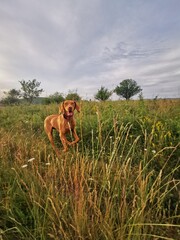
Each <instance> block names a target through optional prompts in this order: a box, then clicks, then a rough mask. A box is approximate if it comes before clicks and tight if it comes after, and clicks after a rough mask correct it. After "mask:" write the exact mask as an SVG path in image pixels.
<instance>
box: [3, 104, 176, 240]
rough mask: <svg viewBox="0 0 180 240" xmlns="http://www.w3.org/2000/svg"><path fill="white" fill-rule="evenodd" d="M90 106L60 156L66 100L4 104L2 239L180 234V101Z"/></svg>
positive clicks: (97, 239)
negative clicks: (53, 119) (61, 103)
mask: <svg viewBox="0 0 180 240" xmlns="http://www.w3.org/2000/svg"><path fill="white" fill-rule="evenodd" d="M80 105H81V113H80V114H78V113H76V120H77V133H78V135H79V136H80V138H81V140H80V142H79V143H78V144H77V145H76V146H75V147H72V148H70V149H69V152H68V153H62V155H61V156H60V157H59V158H57V157H56V155H55V153H54V152H53V150H52V148H51V145H50V143H49V141H48V138H47V136H46V135H45V132H44V129H43V121H44V119H45V117H46V116H47V115H49V114H52V113H57V112H58V106H57V105H55V104H54V105H30V106H27V105H23V106H12V107H2V108H1V109H0V240H21V239H24V240H26V239H27V240H31V239H32V240H39V239H42V240H48V239H56V240H59V239H92V240H104V239H107V240H113V239H118V240H148V239H154V240H157V239H180V215H179V214H180V211H179V209H180V206H179V202H180V181H179V178H180V100H152V101H150V100H147V101H146V100H139V101H114V102H113V101H112V102H104V103H97V102H81V103H80ZM54 138H55V140H56V144H57V146H58V147H59V149H62V145H61V143H60V141H59V138H58V134H56V133H54ZM69 138H71V136H70V137H69Z"/></svg>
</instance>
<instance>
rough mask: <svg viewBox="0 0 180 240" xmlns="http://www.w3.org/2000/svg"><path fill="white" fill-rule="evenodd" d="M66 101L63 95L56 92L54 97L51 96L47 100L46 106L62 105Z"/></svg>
mask: <svg viewBox="0 0 180 240" xmlns="http://www.w3.org/2000/svg"><path fill="white" fill-rule="evenodd" d="M63 101H64V97H63V94H62V93H59V92H55V93H54V94H52V95H49V97H48V98H45V104H50V103H60V102H63Z"/></svg>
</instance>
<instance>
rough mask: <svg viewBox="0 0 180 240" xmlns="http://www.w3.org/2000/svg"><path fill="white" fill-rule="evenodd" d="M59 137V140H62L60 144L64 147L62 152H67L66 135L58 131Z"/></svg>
mask: <svg viewBox="0 0 180 240" xmlns="http://www.w3.org/2000/svg"><path fill="white" fill-rule="evenodd" d="M59 137H60V139H61V142H62V145H63V147H64V149H63V152H67V150H68V147H67V140H66V136H65V135H64V134H63V133H60V134H59Z"/></svg>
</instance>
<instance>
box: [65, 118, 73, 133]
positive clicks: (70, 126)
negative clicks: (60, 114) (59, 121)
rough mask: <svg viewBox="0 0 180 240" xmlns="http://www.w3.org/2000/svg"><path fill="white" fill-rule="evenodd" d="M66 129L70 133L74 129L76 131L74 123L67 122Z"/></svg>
mask: <svg viewBox="0 0 180 240" xmlns="http://www.w3.org/2000/svg"><path fill="white" fill-rule="evenodd" d="M64 128H65V131H66V132H69V131H71V130H72V129H74V121H65V123H64Z"/></svg>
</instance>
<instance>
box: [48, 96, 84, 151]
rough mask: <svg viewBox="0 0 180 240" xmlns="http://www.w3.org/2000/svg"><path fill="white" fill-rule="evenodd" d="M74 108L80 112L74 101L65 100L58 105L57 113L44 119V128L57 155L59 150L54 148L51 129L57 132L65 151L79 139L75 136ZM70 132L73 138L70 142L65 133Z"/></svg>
mask: <svg viewBox="0 0 180 240" xmlns="http://www.w3.org/2000/svg"><path fill="white" fill-rule="evenodd" d="M75 109H76V110H77V111H78V112H80V108H79V106H78V105H77V103H76V102H75V101H73V100H66V101H64V102H63V103H61V105H60V106H59V114H53V115H50V116H47V117H46V119H45V120H44V129H45V131H46V133H47V135H48V138H49V140H50V142H51V145H52V147H53V149H54V150H55V152H56V154H57V155H59V151H58V150H57V149H56V147H55V144H54V141H53V135H52V131H53V129H56V130H57V131H58V132H59V137H60V139H61V142H62V144H63V147H64V150H63V152H66V151H67V150H68V145H73V144H75V143H77V142H78V141H79V137H78V136H77V133H76V129H75V125H76V122H75V119H74V110H75ZM70 132H72V134H73V136H74V139H75V140H74V141H72V142H69V141H68V140H67V138H66V133H70Z"/></svg>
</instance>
